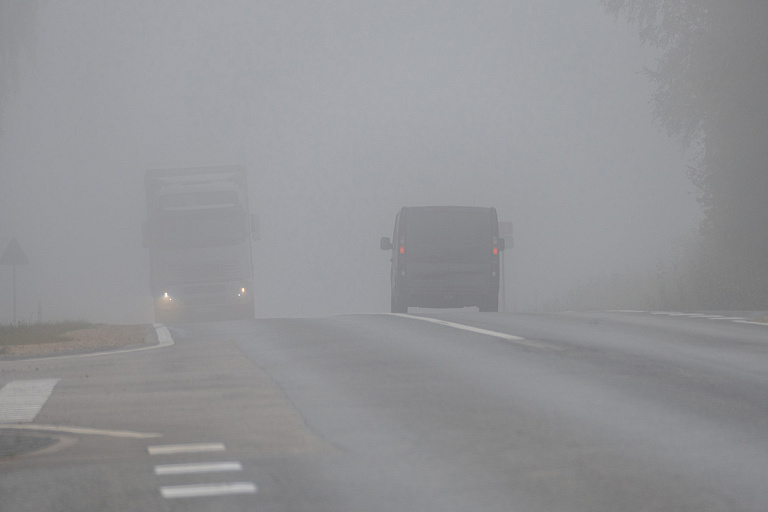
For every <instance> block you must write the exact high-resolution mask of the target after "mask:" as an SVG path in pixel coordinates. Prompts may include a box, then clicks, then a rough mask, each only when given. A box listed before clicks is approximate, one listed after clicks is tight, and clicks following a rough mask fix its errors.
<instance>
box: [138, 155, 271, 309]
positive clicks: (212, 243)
mask: <svg viewBox="0 0 768 512" xmlns="http://www.w3.org/2000/svg"><path fill="white" fill-rule="evenodd" d="M144 185H145V188H146V195H147V198H146V201H147V220H146V223H145V224H144V229H143V231H144V233H143V234H144V246H145V247H147V248H148V249H149V262H150V288H151V290H152V296H153V298H154V311H155V321H157V322H159V323H169V322H179V321H208V320H224V319H252V318H254V316H255V309H254V276H253V257H252V247H251V245H252V244H251V241H252V240H258V238H259V237H258V229H259V227H258V218H257V217H256V215H254V214H252V213H251V211H250V208H249V205H248V174H247V171H246V169H245V167H244V166H218V167H193V168H179V169H151V170H148V171H146V174H145V176H144Z"/></svg>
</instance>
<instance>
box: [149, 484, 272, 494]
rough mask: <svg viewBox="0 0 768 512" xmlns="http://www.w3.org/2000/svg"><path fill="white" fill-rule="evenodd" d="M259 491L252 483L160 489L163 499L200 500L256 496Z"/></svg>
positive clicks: (177, 486) (173, 486)
mask: <svg viewBox="0 0 768 512" xmlns="http://www.w3.org/2000/svg"><path fill="white" fill-rule="evenodd" d="M257 490H258V489H257V488H256V486H255V485H254V484H253V483H251V482H232V483H224V484H199V485H172V486H166V487H161V488H160V494H162V496H163V498H199V497H204V496H226V495H231V494H254V493H255V492H256V491H257Z"/></svg>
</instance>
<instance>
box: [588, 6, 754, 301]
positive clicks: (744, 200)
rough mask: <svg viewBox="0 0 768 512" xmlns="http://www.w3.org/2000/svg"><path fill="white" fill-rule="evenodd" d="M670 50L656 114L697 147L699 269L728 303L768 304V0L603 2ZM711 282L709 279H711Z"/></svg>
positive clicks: (654, 73) (661, 68) (661, 71)
mask: <svg viewBox="0 0 768 512" xmlns="http://www.w3.org/2000/svg"><path fill="white" fill-rule="evenodd" d="M603 5H604V7H605V9H606V11H607V12H608V13H611V14H613V15H614V16H616V17H617V18H618V17H620V16H624V17H626V18H627V20H628V21H629V22H631V23H634V24H636V25H637V26H638V28H639V33H640V38H641V40H642V42H643V43H645V44H651V45H654V46H657V47H659V48H661V49H663V55H662V57H661V58H660V59H659V60H658V62H657V64H656V66H655V68H653V69H646V71H645V72H646V75H647V76H648V78H649V79H650V80H651V81H652V82H653V83H654V84H655V92H654V95H653V102H654V106H655V110H654V116H655V119H656V120H657V121H658V122H659V123H660V124H661V125H662V126H664V128H666V130H667V132H668V133H669V134H670V135H674V136H679V137H680V138H681V139H682V141H683V142H684V144H685V145H687V146H689V147H692V148H693V149H695V150H696V153H697V157H696V158H695V160H694V162H692V165H691V168H690V176H691V178H692V180H693V182H694V183H695V184H696V185H697V186H698V187H699V189H700V192H701V194H700V197H699V200H700V203H701V205H702V207H703V209H704V214H705V218H704V221H703V223H702V226H701V234H702V240H701V243H700V251H699V254H698V257H697V258H698V259H697V261H696V262H695V265H697V266H698V267H701V268H700V269H699V270H700V272H699V273H700V275H703V276H709V277H708V279H711V280H712V281H713V282H714V281H716V282H718V283H720V284H719V285H717V286H714V285H712V286H709V287H708V288H709V289H716V290H717V293H714V292H713V293H714V295H716V297H713V299H715V300H714V301H715V302H717V305H719V306H722V307H725V306H728V307H753V308H755V307H757V308H764V307H765V305H766V303H768V272H766V269H768V199H767V198H768V135H766V134H768V31H767V30H765V25H766V22H768V2H765V0H739V1H737V2H722V1H720V0H603ZM710 284H711V283H710Z"/></svg>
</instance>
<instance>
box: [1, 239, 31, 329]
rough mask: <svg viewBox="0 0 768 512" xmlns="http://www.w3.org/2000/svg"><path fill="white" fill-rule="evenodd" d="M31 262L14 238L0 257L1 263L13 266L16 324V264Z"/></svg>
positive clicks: (14, 315) (14, 320)
mask: <svg viewBox="0 0 768 512" xmlns="http://www.w3.org/2000/svg"><path fill="white" fill-rule="evenodd" d="M27 263H29V260H28V259H27V255H26V254H24V251H23V250H22V249H21V246H20V245H19V242H17V241H16V239H15V238H12V239H11V241H10V243H9V244H8V247H7V248H6V249H5V252H4V253H3V256H2V257H0V265H11V267H12V268H13V323H14V324H16V265H26V264H27Z"/></svg>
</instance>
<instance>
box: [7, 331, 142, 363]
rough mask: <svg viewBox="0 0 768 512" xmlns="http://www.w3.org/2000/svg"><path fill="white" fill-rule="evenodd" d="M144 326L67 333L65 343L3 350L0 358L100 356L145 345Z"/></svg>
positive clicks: (40, 344) (30, 345) (18, 346)
mask: <svg viewBox="0 0 768 512" xmlns="http://www.w3.org/2000/svg"><path fill="white" fill-rule="evenodd" d="M146 336H147V326H146V325H99V326H96V327H93V328H89V329H79V330H76V331H69V332H67V333H66V334H64V336H63V337H64V338H67V339H66V341H58V342H54V343H39V344H25V345H10V346H6V347H4V350H3V352H2V356H3V357H5V358H7V357H11V358H18V357H45V356H53V355H60V354H69V353H82V352H99V351H102V350H110V349H115V348H121V347H127V346H129V345H140V344H143V343H144V338H145V337H146Z"/></svg>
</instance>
